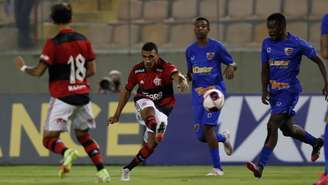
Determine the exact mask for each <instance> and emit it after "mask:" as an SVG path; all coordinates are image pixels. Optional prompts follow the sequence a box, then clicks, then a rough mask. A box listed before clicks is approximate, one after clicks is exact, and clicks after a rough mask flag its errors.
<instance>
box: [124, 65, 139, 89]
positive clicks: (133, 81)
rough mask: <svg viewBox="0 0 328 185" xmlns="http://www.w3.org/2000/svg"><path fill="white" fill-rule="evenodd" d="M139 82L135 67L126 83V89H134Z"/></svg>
mask: <svg viewBox="0 0 328 185" xmlns="http://www.w3.org/2000/svg"><path fill="white" fill-rule="evenodd" d="M137 83H138V81H137V78H136V75H135V74H134V68H133V69H132V70H131V71H130V74H129V77H128V82H127V84H126V85H125V89H126V90H128V91H132V90H133V88H134V86H136V85H137Z"/></svg>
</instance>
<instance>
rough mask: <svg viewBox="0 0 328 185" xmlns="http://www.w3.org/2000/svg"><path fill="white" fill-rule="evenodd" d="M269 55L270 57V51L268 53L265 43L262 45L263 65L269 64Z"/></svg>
mask: <svg viewBox="0 0 328 185" xmlns="http://www.w3.org/2000/svg"><path fill="white" fill-rule="evenodd" d="M269 60H270V58H269V55H268V51H267V48H266V46H265V43H264V42H263V43H262V49H261V63H262V64H267V63H269Z"/></svg>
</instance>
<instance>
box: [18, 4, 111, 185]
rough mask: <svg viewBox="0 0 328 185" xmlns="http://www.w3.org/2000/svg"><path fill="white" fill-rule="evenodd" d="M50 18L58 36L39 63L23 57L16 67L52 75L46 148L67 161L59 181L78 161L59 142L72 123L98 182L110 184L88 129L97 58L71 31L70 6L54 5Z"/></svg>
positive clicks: (49, 42)
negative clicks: (90, 80) (90, 79)
mask: <svg viewBox="0 0 328 185" xmlns="http://www.w3.org/2000/svg"><path fill="white" fill-rule="evenodd" d="M50 17H51V19H52V21H53V23H54V24H55V25H56V26H57V28H58V34H57V35H56V36H55V37H53V38H52V39H49V40H47V42H46V44H45V46H44V48H43V51H42V54H41V56H40V62H39V63H38V64H37V65H36V66H34V67H30V66H26V65H25V61H24V59H23V58H22V57H20V56H18V57H17V58H16V67H17V68H18V69H20V70H21V71H23V72H25V73H27V74H29V75H31V76H41V75H43V73H44V72H45V71H46V69H48V72H49V91H50V95H51V98H50V102H49V111H48V117H47V120H46V124H45V128H44V134H43V145H44V146H45V147H46V148H47V149H48V150H50V151H52V152H54V153H56V154H60V155H62V156H63V157H64V158H63V162H62V164H61V166H60V170H59V173H58V175H59V176H60V177H64V175H65V174H66V173H68V172H69V171H70V170H71V167H72V162H73V161H74V160H75V159H76V158H77V157H78V153H77V150H75V149H73V148H67V147H66V146H65V144H64V143H63V142H62V141H61V140H60V138H59V137H60V133H61V132H64V131H67V130H68V128H69V124H70V123H72V127H73V128H74V129H75V135H76V138H77V140H78V141H79V142H80V144H81V145H82V146H83V147H84V149H85V151H86V153H87V154H88V155H89V157H90V159H91V160H92V162H93V163H94V165H95V166H96V168H97V170H98V172H97V174H96V176H97V178H98V181H99V182H107V181H110V175H109V174H108V171H107V170H106V169H105V168H104V162H103V159H102V157H101V154H100V149H99V146H98V144H97V143H96V141H95V140H94V139H93V138H92V137H91V135H90V134H89V128H94V127H95V126H96V125H95V124H96V123H95V120H94V117H93V114H92V112H91V102H90V98H89V91H90V86H89V84H88V82H87V78H88V77H90V76H92V75H94V74H95V72H96V64H95V54H94V52H93V50H92V48H91V44H90V42H89V41H88V40H87V38H86V37H85V36H84V35H82V34H80V33H77V32H75V31H74V30H72V29H71V28H70V27H69V23H70V22H71V20H72V9H71V6H70V5H69V4H67V3H59V4H55V5H53V6H52V8H51V15H50Z"/></svg>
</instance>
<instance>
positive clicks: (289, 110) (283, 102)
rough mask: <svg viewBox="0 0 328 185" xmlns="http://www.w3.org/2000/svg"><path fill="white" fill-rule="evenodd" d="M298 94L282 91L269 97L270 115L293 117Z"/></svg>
mask: <svg viewBox="0 0 328 185" xmlns="http://www.w3.org/2000/svg"><path fill="white" fill-rule="evenodd" d="M299 96H300V94H299V93H295V92H288V91H283V92H279V93H277V94H272V95H271V96H270V100H269V102H270V106H271V113H272V114H288V115H290V116H293V115H295V111H294V108H295V106H296V104H297V102H298V98H299Z"/></svg>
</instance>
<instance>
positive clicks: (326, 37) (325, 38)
mask: <svg viewBox="0 0 328 185" xmlns="http://www.w3.org/2000/svg"><path fill="white" fill-rule="evenodd" d="M320 53H321V56H322V57H323V58H324V59H326V60H328V13H327V14H326V15H325V16H324V17H323V19H322V22H321V39H320ZM325 122H326V127H325V134H324V140H325V141H328V116H327V117H326V120H325ZM323 147H324V151H325V152H324V153H325V171H324V173H322V174H321V175H320V178H319V180H318V181H316V182H315V183H314V184H315V185H325V184H328V142H325V143H324V146H323Z"/></svg>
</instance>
